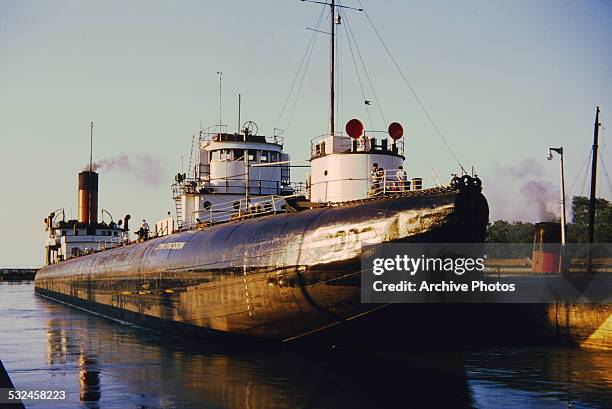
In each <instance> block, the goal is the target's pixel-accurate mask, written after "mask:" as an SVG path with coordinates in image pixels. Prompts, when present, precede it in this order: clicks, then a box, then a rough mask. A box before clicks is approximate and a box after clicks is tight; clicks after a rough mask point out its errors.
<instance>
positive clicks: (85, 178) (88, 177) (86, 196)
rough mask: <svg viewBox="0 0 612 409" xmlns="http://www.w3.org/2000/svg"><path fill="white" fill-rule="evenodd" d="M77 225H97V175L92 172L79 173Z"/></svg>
mask: <svg viewBox="0 0 612 409" xmlns="http://www.w3.org/2000/svg"><path fill="white" fill-rule="evenodd" d="M79 223H87V224H89V226H93V225H94V224H96V223H98V174H97V173H96V172H93V171H92V172H90V171H88V170H85V171H83V172H81V173H79Z"/></svg>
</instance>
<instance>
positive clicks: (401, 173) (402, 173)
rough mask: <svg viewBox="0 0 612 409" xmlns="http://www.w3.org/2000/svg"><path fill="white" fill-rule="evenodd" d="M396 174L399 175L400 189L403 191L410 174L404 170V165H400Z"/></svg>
mask: <svg viewBox="0 0 612 409" xmlns="http://www.w3.org/2000/svg"><path fill="white" fill-rule="evenodd" d="M395 176H396V177H397V181H398V182H399V188H400V190H401V191H402V192H403V191H405V190H408V189H406V187H407V186H406V181H407V180H408V176H407V175H406V171H405V170H404V167H403V166H401V165H400V167H399V168H398V169H397V172H395Z"/></svg>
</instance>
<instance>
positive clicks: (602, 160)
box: [598, 152, 612, 194]
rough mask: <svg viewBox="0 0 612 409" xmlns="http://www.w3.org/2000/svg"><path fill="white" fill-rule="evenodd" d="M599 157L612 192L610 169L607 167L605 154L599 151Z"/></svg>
mask: <svg viewBox="0 0 612 409" xmlns="http://www.w3.org/2000/svg"><path fill="white" fill-rule="evenodd" d="M598 156H599V159H600V160H601V167H602V168H603V171H604V176H605V177H606V182H607V183H608V190H609V191H610V194H612V182H610V175H609V174H608V169H607V168H606V162H605V161H604V158H603V155H602V154H601V152H599V155H598Z"/></svg>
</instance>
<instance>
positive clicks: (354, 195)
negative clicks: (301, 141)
mask: <svg viewBox="0 0 612 409" xmlns="http://www.w3.org/2000/svg"><path fill="white" fill-rule="evenodd" d="M403 153H404V145H403V142H400V141H393V140H392V139H391V138H388V139H387V138H382V139H381V138H375V137H368V136H367V135H362V136H359V137H350V136H347V135H343V134H338V133H336V134H335V135H333V136H332V135H323V136H319V137H316V138H314V139H313V140H312V142H311V152H310V171H311V174H310V192H311V193H310V200H311V201H312V202H319V203H324V202H342V201H348V200H357V199H363V198H366V197H368V196H371V195H373V194H377V193H379V192H378V191H379V190H382V189H385V188H387V187H389V188H392V187H393V186H394V184H393V183H394V182H399V181H398V178H397V171H398V169H399V168H400V166H402V163H403V162H404V156H403ZM374 164H376V165H377V167H378V169H382V170H381V176H380V182H378V184H377V181H376V176H375V177H374V178H373V176H372V167H373V165H374ZM398 188H401V189H404V188H405V187H404V186H398Z"/></svg>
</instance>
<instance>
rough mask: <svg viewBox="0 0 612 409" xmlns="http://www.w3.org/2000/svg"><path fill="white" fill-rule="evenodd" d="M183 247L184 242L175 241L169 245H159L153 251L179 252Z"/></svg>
mask: <svg viewBox="0 0 612 409" xmlns="http://www.w3.org/2000/svg"><path fill="white" fill-rule="evenodd" d="M184 246H185V242H184V241H175V242H171V243H159V244H158V245H157V247H155V250H180V249H182V248H183V247H184Z"/></svg>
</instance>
